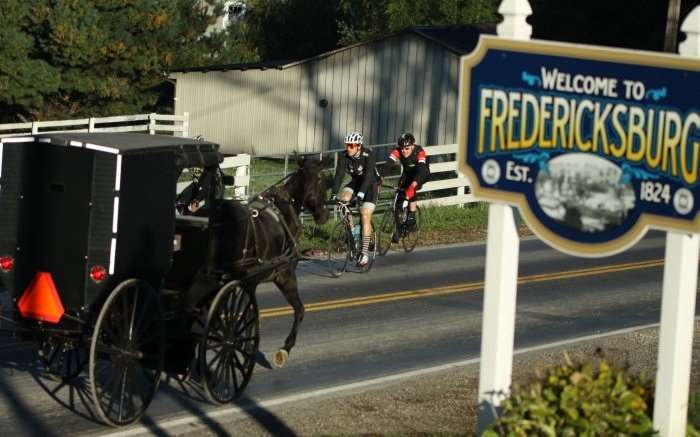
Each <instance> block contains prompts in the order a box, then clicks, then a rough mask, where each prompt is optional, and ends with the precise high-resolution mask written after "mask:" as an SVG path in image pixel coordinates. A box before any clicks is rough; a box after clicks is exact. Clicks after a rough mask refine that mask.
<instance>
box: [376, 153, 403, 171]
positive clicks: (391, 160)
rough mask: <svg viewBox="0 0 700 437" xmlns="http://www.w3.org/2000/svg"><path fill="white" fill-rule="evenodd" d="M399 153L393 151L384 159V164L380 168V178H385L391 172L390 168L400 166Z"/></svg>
mask: <svg viewBox="0 0 700 437" xmlns="http://www.w3.org/2000/svg"><path fill="white" fill-rule="evenodd" d="M400 163H401V161H400V160H399V151H398V150H397V149H394V150H392V151H391V153H390V154H389V156H387V158H386V163H385V164H384V165H383V166H382V171H381V176H387V175H388V174H389V173H390V172H391V168H392V167H394V166H395V165H398V164H400Z"/></svg>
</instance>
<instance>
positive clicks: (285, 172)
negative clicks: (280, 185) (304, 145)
mask: <svg viewBox="0 0 700 437" xmlns="http://www.w3.org/2000/svg"><path fill="white" fill-rule="evenodd" d="M288 174H289V155H288V154H286V153H285V155H284V175H282V177H286V176H287V175H288Z"/></svg>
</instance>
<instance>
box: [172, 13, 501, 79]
mask: <svg viewBox="0 0 700 437" xmlns="http://www.w3.org/2000/svg"><path fill="white" fill-rule="evenodd" d="M495 30H496V28H495V26H490V25H460V26H414V27H409V28H407V29H405V30H403V31H400V32H395V33H391V34H388V35H384V36H382V37H379V38H376V39H373V40H370V41H365V42H361V43H357V44H353V45H349V46H345V47H340V48H338V49H335V50H331V51H329V52H325V53H321V54H320V55H316V56H312V57H310V58H305V59H301V60H296V61H265V62H253V63H244V64H221V65H209V66H206V67H187V68H180V69H175V70H170V72H171V73H192V72H200V73H206V72H209V71H229V70H238V71H245V70H268V69H277V70H284V69H285V68H289V67H294V66H296V65H299V64H304V63H307V62H311V61H315V60H319V59H323V58H326V57H328V56H331V55H334V54H336V53H339V52H342V51H345V50H348V49H351V48H354V47H358V46H362V45H368V44H373V43H376V42H379V41H383V40H385V39H389V38H393V37H396V36H401V35H407V34H415V35H418V36H420V37H422V38H425V39H427V40H430V41H432V42H434V43H436V44H438V45H441V46H442V47H444V48H445V49H447V50H449V51H451V52H453V53H455V54H457V55H465V54H467V53H469V52H471V51H472V50H473V49H474V48H475V47H476V44H477V43H478V42H479V35H481V34H482V33H486V34H495Z"/></svg>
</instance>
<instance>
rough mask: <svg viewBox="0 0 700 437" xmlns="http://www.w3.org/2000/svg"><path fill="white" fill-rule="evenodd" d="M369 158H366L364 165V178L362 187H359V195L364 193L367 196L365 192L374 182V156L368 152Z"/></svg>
mask: <svg viewBox="0 0 700 437" xmlns="http://www.w3.org/2000/svg"><path fill="white" fill-rule="evenodd" d="M368 155H369V156H368V157H367V163H366V168H365V177H364V178H363V180H362V185H360V190H359V192H360V193H365V194H367V190H369V189H370V186H371V185H372V184H373V183H374V182H375V178H376V176H375V168H376V164H375V159H374V154H373V153H372V152H369V154H368Z"/></svg>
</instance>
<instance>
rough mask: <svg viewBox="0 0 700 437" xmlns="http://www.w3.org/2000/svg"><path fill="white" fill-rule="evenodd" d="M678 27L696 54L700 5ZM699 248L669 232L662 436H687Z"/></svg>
mask: <svg viewBox="0 0 700 437" xmlns="http://www.w3.org/2000/svg"><path fill="white" fill-rule="evenodd" d="M681 31H683V32H685V34H686V40H685V41H684V42H683V43H681V45H680V47H679V53H680V54H681V56H688V57H700V6H698V7H696V8H695V9H694V10H693V12H692V13H691V14H690V15H689V16H688V18H686V20H685V21H684V22H683V26H682V27H681ZM698 251H700V237H699V236H698V235H697V234H694V235H689V234H681V233H678V232H668V234H667V236H666V257H665V264H664V282H663V295H662V301H661V328H660V331H659V359H658V369H657V373H656V394H655V397H654V428H656V429H657V430H658V431H659V432H660V434H661V436H662V437H667V436H668V437H670V436H681V435H685V428H686V418H687V416H688V389H689V382H690V362H691V353H692V351H693V330H694V328H695V326H694V325H695V294H696V291H697V279H698V278H697V272H698Z"/></svg>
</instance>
